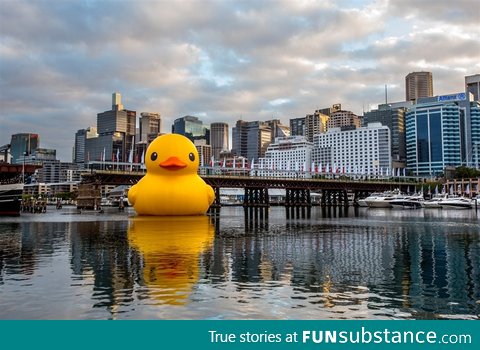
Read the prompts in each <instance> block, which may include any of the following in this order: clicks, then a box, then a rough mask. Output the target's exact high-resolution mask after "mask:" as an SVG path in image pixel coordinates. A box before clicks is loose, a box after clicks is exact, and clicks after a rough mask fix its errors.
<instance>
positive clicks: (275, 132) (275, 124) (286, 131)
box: [265, 119, 290, 142]
mask: <svg viewBox="0 0 480 350" xmlns="http://www.w3.org/2000/svg"><path fill="white" fill-rule="evenodd" d="M265 123H267V125H268V126H270V129H271V132H272V134H271V135H270V142H275V139H276V138H278V137H289V136H290V127H289V126H287V125H283V124H282V122H280V120H279V119H272V120H267V121H266V122H265Z"/></svg>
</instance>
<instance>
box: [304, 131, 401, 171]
mask: <svg viewBox="0 0 480 350" xmlns="http://www.w3.org/2000/svg"><path fill="white" fill-rule="evenodd" d="M390 137H391V136H390V129H389V128H388V127H387V126H382V124H380V123H370V124H368V126H366V127H362V128H357V129H351V130H344V131H342V130H341V128H332V129H330V130H328V132H326V133H323V134H317V135H315V136H314V138H313V152H312V162H313V163H314V164H315V166H316V167H317V166H318V167H320V168H321V172H326V173H330V172H333V173H350V174H360V175H368V176H376V175H390V174H391V168H392V157H391V144H390Z"/></svg>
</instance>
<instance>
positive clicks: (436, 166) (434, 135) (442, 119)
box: [405, 93, 471, 176]
mask: <svg viewBox="0 0 480 350" xmlns="http://www.w3.org/2000/svg"><path fill="white" fill-rule="evenodd" d="M469 104H470V102H468V101H467V99H466V94H465V93H458V94H452V95H443V96H436V97H432V98H425V99H420V100H419V101H418V103H417V104H415V105H414V106H413V107H412V108H410V109H409V110H408V111H407V114H406V116H405V125H406V148H407V168H408V169H409V170H410V171H412V172H413V174H414V175H422V176H437V175H439V174H442V173H443V172H444V170H445V167H447V166H452V167H457V166H460V165H461V164H462V160H465V161H467V156H468V154H467V153H471V152H468V151H467V149H468V148H470V147H468V143H469V141H467V139H470V138H469V137H468V138H467V137H466V136H467V135H470V134H471V133H468V132H466V130H467V129H470V125H471V123H470V116H469V115H468V116H467V114H469V110H470V106H469ZM467 107H468V108H467Z"/></svg>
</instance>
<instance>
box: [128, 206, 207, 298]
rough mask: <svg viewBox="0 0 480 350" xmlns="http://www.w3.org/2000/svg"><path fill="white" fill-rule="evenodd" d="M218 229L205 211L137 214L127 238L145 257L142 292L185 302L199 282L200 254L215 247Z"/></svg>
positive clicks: (140, 277) (151, 296) (150, 296)
mask: <svg viewBox="0 0 480 350" xmlns="http://www.w3.org/2000/svg"><path fill="white" fill-rule="evenodd" d="M214 237H215V229H214V227H213V225H212V223H211V222H210V218H209V217H208V216H206V215H195V216H164V217H155V216H136V217H133V218H131V219H130V224H129V227H128V242H129V244H130V246H131V247H132V248H134V249H135V250H137V251H138V252H139V253H140V254H141V255H142V258H143V260H142V261H143V264H142V271H141V275H140V276H138V277H139V280H140V282H139V283H140V284H141V285H142V286H145V287H146V288H142V289H141V291H139V293H145V294H146V296H147V297H148V298H150V299H152V300H155V301H156V302H159V303H160V304H168V305H183V304H185V303H187V302H188V300H189V297H190V294H191V293H192V291H193V289H194V287H195V285H196V284H197V283H198V279H199V276H200V265H199V264H200V257H201V254H202V253H204V252H206V251H209V250H210V249H212V246H213V240H214Z"/></svg>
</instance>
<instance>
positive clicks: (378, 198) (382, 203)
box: [365, 190, 406, 208]
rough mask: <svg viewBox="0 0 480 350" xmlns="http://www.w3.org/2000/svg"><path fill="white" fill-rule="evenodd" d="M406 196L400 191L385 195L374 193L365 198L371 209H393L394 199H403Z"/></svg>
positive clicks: (385, 193)
mask: <svg viewBox="0 0 480 350" xmlns="http://www.w3.org/2000/svg"><path fill="white" fill-rule="evenodd" d="M405 197H406V196H405V195H404V194H402V193H401V192H400V191H398V190H395V191H387V192H383V193H372V194H371V195H370V196H369V197H367V198H365V202H366V203H367V205H368V206H369V207H370V208H391V207H392V205H391V201H392V200H394V199H402V198H405Z"/></svg>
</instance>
